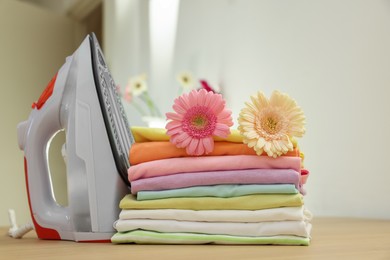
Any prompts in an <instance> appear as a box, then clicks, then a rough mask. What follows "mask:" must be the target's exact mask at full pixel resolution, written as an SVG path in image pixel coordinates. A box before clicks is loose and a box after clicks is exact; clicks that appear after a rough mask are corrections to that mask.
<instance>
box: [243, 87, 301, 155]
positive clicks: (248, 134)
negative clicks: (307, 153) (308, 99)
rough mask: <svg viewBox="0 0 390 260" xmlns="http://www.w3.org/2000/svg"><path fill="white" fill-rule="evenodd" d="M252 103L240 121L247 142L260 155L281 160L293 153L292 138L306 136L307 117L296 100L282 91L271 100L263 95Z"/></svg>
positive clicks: (260, 93) (272, 96) (273, 95)
mask: <svg viewBox="0 0 390 260" xmlns="http://www.w3.org/2000/svg"><path fill="white" fill-rule="evenodd" d="M251 100H252V103H249V102H246V103H245V104H246V107H245V108H243V109H242V110H241V112H240V115H239V118H238V123H239V127H238V129H239V130H240V133H241V134H242V135H243V137H244V138H243V142H244V143H246V144H247V145H248V146H249V147H253V149H254V150H255V151H256V153H257V154H258V155H260V154H262V153H263V151H264V152H266V153H267V155H268V156H272V157H277V156H280V155H282V154H285V153H287V152H288V151H291V150H293V144H292V142H291V138H292V137H294V136H295V137H302V136H303V134H304V133H305V127H304V125H305V116H304V114H303V111H302V110H301V108H300V107H298V105H297V104H296V102H295V100H293V99H292V98H290V97H289V96H288V95H287V94H284V93H280V92H279V91H274V92H273V93H272V95H271V98H270V99H269V100H268V99H267V98H266V97H265V96H264V94H263V93H262V92H258V93H257V95H253V96H251Z"/></svg>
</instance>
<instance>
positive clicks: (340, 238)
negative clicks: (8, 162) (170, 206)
mask: <svg viewBox="0 0 390 260" xmlns="http://www.w3.org/2000/svg"><path fill="white" fill-rule="evenodd" d="M7 230H8V228H5V227H3V228H0V259H94V260H95V259H123V260H125V259H126V260H127V259H129V260H140V259H148V260H161V259H184V260H191V259H196V260H206V259H213V260H216V259H300V260H302V259H316V260H317V259H342V260H346V259H383V260H390V221H389V220H365V219H349V218H315V219H314V221H313V231H312V242H311V245H310V246H255V245H248V246H246V245H133V244H126V245H114V244H110V243H103V244H102V243H100V244H99V243H76V242H71V241H45V240H39V239H37V238H36V234H35V232H34V231H31V232H30V233H28V234H27V235H26V236H25V237H23V238H22V239H13V238H10V237H8V236H7Z"/></svg>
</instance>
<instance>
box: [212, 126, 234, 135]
mask: <svg viewBox="0 0 390 260" xmlns="http://www.w3.org/2000/svg"><path fill="white" fill-rule="evenodd" d="M229 134H230V128H229V127H228V126H227V125H225V124H220V123H216V124H215V130H214V133H213V135H215V136H219V137H222V138H226V137H228V135H229Z"/></svg>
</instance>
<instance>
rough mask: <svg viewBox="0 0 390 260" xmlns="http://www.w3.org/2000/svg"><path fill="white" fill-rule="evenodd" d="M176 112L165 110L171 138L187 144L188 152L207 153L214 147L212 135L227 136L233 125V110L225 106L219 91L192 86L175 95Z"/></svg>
mask: <svg viewBox="0 0 390 260" xmlns="http://www.w3.org/2000/svg"><path fill="white" fill-rule="evenodd" d="M173 110H174V111H175V113H172V112H170V113H167V114H166V116H167V119H170V120H171V121H170V122H168V124H167V125H166V129H167V130H168V131H167V134H168V135H169V136H170V141H171V142H172V143H173V144H175V145H176V146H177V147H179V148H186V151H187V154H189V155H203V154H208V153H209V152H211V151H213V149H214V139H213V136H219V137H222V138H226V137H227V136H228V135H229V134H230V129H229V127H230V126H232V125H233V121H232V117H231V114H232V112H231V111H230V110H228V109H226V108H225V100H224V99H223V98H222V95H220V94H214V93H213V92H207V91H206V90H204V89H201V90H192V91H191V92H190V93H188V94H186V93H185V94H183V95H181V96H179V97H178V98H176V99H175V101H174V104H173Z"/></svg>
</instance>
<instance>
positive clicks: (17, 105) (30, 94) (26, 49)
mask: <svg viewBox="0 0 390 260" xmlns="http://www.w3.org/2000/svg"><path fill="white" fill-rule="evenodd" d="M0 32H1V36H0V57H1V58H0V90H1V97H2V100H1V102H0V118H1V123H0V126H1V127H0V143H1V148H0V178H1V181H0V226H8V225H9V221H8V213H7V211H8V209H9V208H14V209H15V211H16V215H17V219H18V222H19V224H24V223H26V222H27V221H30V212H29V208H28V203H27V195H26V184H25V177H24V167H23V152H22V151H20V150H19V148H18V142H17V137H16V126H17V124H18V123H19V122H21V121H24V120H26V119H27V118H28V115H29V114H30V111H31V104H32V103H33V102H34V101H36V100H37V99H38V98H39V96H40V94H41V92H42V91H43V89H44V88H45V87H46V85H47V83H48V82H49V81H50V79H51V78H52V77H53V76H54V74H55V73H56V72H57V70H58V69H59V68H60V66H61V65H62V64H63V63H64V61H65V57H66V56H68V55H70V54H72V52H73V51H74V49H75V48H76V47H77V46H78V44H79V42H80V38H79V37H78V32H80V25H78V24H76V23H74V22H73V21H71V20H69V19H67V18H65V17H63V16H60V15H58V14H52V13H49V12H47V11H44V10H41V9H39V8H36V7H33V6H30V5H28V4H24V3H20V2H19V1H14V0H0ZM55 140H59V139H55ZM62 140H63V138H62ZM55 142H56V144H55V145H54V146H53V147H58V149H57V151H58V152H59V151H60V150H59V147H60V145H62V143H61V142H58V141H55ZM51 149H52V148H51ZM49 158H50V160H51V162H53V164H51V167H53V169H56V168H57V167H56V166H57V165H59V166H63V165H61V163H62V164H63V162H62V158H61V156H60V154H59V153H57V154H56V155H54V154H53V156H51V157H49ZM52 159H54V161H53V160H52ZM57 163H58V164H57ZM53 171H54V172H55V173H59V175H55V178H54V180H53V181H54V182H55V184H54V185H55V187H57V188H58V189H56V192H55V193H56V196H57V195H58V197H57V201H59V202H60V203H62V202H66V198H64V197H63V195H64V194H65V191H64V190H65V189H66V185H64V180H65V176H64V173H62V175H61V170H58V171H55V170H53ZM63 172H64V171H63ZM60 194H61V195H62V197H61V198H60Z"/></svg>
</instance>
